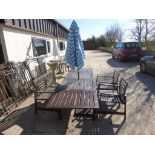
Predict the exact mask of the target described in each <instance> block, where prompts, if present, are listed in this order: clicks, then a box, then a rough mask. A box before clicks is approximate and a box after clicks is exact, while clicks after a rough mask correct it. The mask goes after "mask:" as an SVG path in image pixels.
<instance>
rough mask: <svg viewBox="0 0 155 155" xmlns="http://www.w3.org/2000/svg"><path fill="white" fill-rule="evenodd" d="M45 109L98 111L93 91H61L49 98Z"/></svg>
mask: <svg viewBox="0 0 155 155" xmlns="http://www.w3.org/2000/svg"><path fill="white" fill-rule="evenodd" d="M46 108H49V109H50V108H55V109H59V108H67V109H98V108H99V105H98V101H97V96H96V93H94V91H93V90H80V89H79V90H63V91H60V92H58V93H56V94H55V95H53V96H52V97H51V99H50V100H49V102H48V104H47V105H46Z"/></svg>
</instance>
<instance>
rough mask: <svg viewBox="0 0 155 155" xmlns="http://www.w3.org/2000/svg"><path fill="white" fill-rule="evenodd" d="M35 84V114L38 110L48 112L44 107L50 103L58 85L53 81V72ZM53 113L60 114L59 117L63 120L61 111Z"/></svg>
mask: <svg viewBox="0 0 155 155" xmlns="http://www.w3.org/2000/svg"><path fill="white" fill-rule="evenodd" d="M33 83H34V102H35V113H36V114H37V111H38V110H48V109H45V108H44V107H45V106H46V104H47V103H48V101H49V99H50V98H51V96H52V95H53V94H55V92H56V88H57V87H58V84H54V83H53V80H52V74H51V72H48V73H46V74H44V75H42V76H40V77H38V78H36V79H35V80H33ZM53 111H57V112H59V117H60V118H61V111H60V109H53Z"/></svg>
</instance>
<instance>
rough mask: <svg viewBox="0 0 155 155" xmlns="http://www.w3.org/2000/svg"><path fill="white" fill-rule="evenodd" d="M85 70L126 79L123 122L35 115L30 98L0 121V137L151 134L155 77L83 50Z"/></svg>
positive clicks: (134, 65)
mask: <svg viewBox="0 0 155 155" xmlns="http://www.w3.org/2000/svg"><path fill="white" fill-rule="evenodd" d="M85 67H92V68H93V70H94V74H95V76H96V75H97V74H104V75H111V74H112V73H113V71H114V69H117V70H119V71H120V72H121V73H122V74H123V75H124V76H125V77H126V79H127V80H128V82H129V88H128V89H127V119H126V122H123V116H120V115H117V116H116V115H112V116H111V115H104V116H103V115H102V116H100V117H99V119H98V120H96V121H92V120H91V118H75V117H73V113H74V111H63V120H59V119H58V115H57V113H54V112H44V111H39V112H38V114H37V115H35V114H34V104H33V96H30V97H29V98H28V99H27V100H25V101H24V102H23V103H22V104H20V106H18V108H17V109H16V110H15V111H13V112H12V113H11V114H10V115H9V116H7V117H5V118H3V119H2V118H1V119H2V120H1V121H0V134H32V135H33V134H35V135H36V134H50V135H53V134H56V135H62V134H78V135H80V134H81V135H83V134H84V135H85V134H89V135H94V134H97V135H102V134H108V135H109V134H110V135H111V134H130V135H131V134H155V115H154V113H155V77H153V76H151V75H147V74H142V73H140V72H139V66H138V63H136V62H131V61H128V62H123V63H120V62H118V61H117V60H115V59H112V58H111V55H110V54H108V53H104V52H101V51H86V64H85Z"/></svg>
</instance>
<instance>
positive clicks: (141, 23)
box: [130, 19, 155, 46]
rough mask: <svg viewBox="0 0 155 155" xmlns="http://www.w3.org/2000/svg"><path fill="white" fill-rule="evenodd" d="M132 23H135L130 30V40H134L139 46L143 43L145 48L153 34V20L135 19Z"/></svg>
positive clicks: (154, 24)
mask: <svg viewBox="0 0 155 155" xmlns="http://www.w3.org/2000/svg"><path fill="white" fill-rule="evenodd" d="M133 22H134V23H135V26H134V27H133V28H132V29H130V31H131V39H135V40H136V41H138V42H139V43H141V44H142V42H144V44H145V46H147V45H148V41H150V40H151V38H152V36H153V35H154V32H155V20H153V19H135V20H134V21H133Z"/></svg>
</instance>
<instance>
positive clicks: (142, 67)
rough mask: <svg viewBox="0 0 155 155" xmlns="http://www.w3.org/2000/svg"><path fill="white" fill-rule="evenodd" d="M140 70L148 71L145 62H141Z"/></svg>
mask: <svg viewBox="0 0 155 155" xmlns="http://www.w3.org/2000/svg"><path fill="white" fill-rule="evenodd" d="M140 71H141V72H142V73H145V72H146V65H145V64H144V63H141V64H140Z"/></svg>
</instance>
